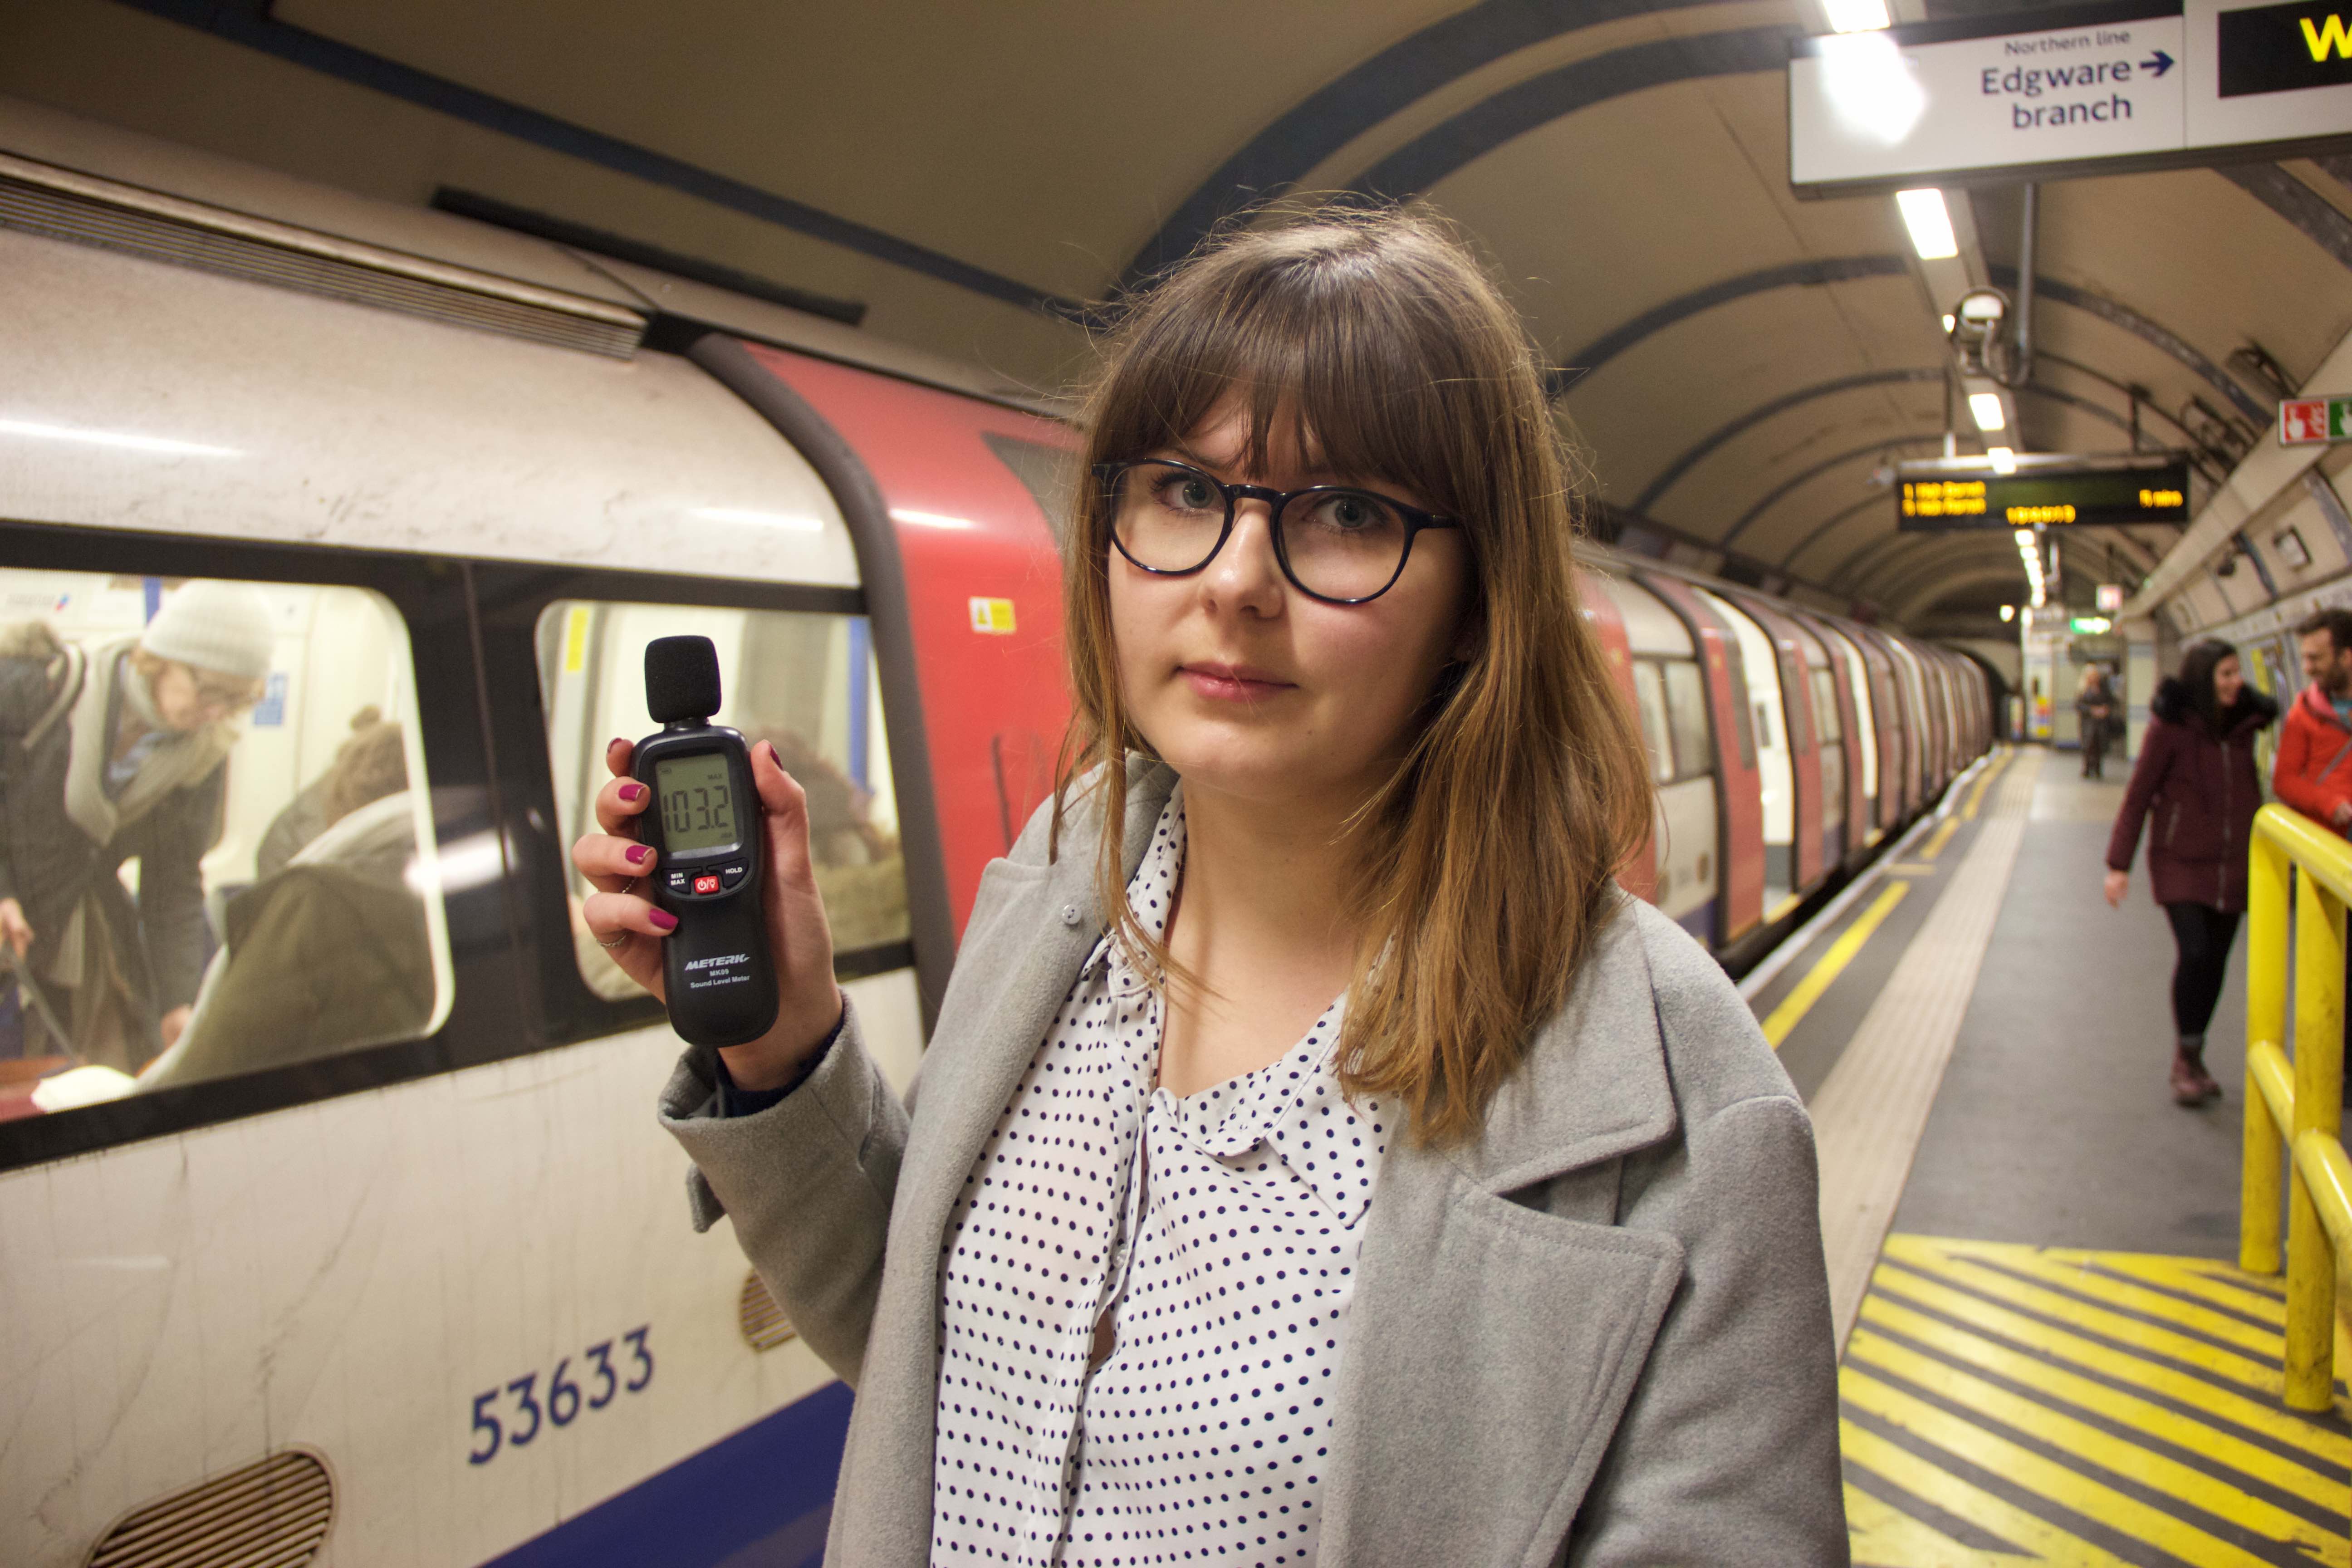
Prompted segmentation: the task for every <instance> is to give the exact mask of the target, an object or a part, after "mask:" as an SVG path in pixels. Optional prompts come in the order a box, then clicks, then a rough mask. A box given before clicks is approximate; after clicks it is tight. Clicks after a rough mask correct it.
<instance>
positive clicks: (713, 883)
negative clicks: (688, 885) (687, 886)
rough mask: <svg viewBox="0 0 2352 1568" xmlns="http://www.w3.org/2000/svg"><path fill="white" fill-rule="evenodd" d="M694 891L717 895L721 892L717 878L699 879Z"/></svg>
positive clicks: (695, 880)
mask: <svg viewBox="0 0 2352 1568" xmlns="http://www.w3.org/2000/svg"><path fill="white" fill-rule="evenodd" d="M694 890H695V891H696V892H698V893H715V892H717V891H718V890H719V879H718V878H717V877H715V876H712V877H697V878H696V879H694Z"/></svg>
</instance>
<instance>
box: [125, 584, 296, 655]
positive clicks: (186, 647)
mask: <svg viewBox="0 0 2352 1568" xmlns="http://www.w3.org/2000/svg"><path fill="white" fill-rule="evenodd" d="M277 642H278V637H277V634H276V633H275V632H274V631H273V630H272V629H271V626H270V624H269V601H268V600H267V599H265V598H263V597H262V596H261V590H260V589H258V588H257V587H255V586H254V585H253V584H250V583H219V582H214V581H211V580H208V579H198V580H196V581H194V582H190V583H184V584H181V585H180V586H179V587H178V588H177V589H176V590H175V591H173V593H171V594H170V595H166V596H165V597H164V600H163V608H162V609H160V610H157V611H156V612H155V618H154V619H153V620H152V621H149V622H148V623H147V629H146V631H145V632H143V633H142V634H141V635H140V638H139V646H140V647H142V648H144V649H146V650H147V651H148V652H149V653H152V654H153V655H154V656H155V657H156V658H173V659H177V660H179V661H180V662H181V663H182V664H192V665H194V666H195V667H196V668H198V669H209V670H212V671H215V673H217V674H221V675H233V676H237V677H240V678H242V679H247V680H259V679H262V678H263V677H264V676H266V675H268V673H269V656H270V652H271V650H272V649H273V648H274V647H276V646H277Z"/></svg>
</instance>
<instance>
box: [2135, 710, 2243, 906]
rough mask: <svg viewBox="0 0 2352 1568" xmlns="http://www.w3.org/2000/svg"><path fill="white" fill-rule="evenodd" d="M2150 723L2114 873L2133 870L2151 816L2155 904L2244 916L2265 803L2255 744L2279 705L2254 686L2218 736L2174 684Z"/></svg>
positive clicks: (2149, 857)
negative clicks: (2258, 818)
mask: <svg viewBox="0 0 2352 1568" xmlns="http://www.w3.org/2000/svg"><path fill="white" fill-rule="evenodd" d="M2148 715H2149V718H2150V720H2151V721H2152V722H2150V723H2149V725H2148V727H2147V738H2146V740H2145V741H2144V742H2142V743H2141V747H2140V753H2139V761H2138V762H2137V763H2135V764H2133V767H2132V776H2131V784H2130V786H2129V787H2128V788H2126V790H2125V791H2124V804H2123V809H2122V810H2120V811H2118V812H2116V829H2115V832H2114V834H2113V835H2112V836H2110V837H2109V838H2108V840H2107V866H2108V868H2109V869H2111V870H2116V871H2128V870H2130V869H2131V866H2132V855H2133V853H2134V851H2136V850H2137V848H2138V847H2139V835H2140V826H2141V825H2142V824H2143V823H2144V822H2146V821H2147V818H2148V816H2149V815H2150V814H2151V812H2152V813H2153V814H2154V816H2155V822H2154V824H2153V826H2151V827H2150V829H2149V833H2148V846H2147V868H2148V880H2149V881H2150V882H2151V883H2152V884H2153V886H2154V890H2155V893H2156V901H2157V902H2158V903H2159V904H2206V905H2209V906H2210V907H2212V908H2214V909H2218V910H2243V909H2244V908H2245V907H2246V852H2247V847H2248V846H2249V845H2250V844H2251V843H2252V839H2253V833H2254V813H2255V812H2257V811H2259V810H2260V809H2261V808H2262V804H2263V786H2262V775H2261V774H2260V773H2257V772H2256V771H2255V768H2254V736H2255V734H2256V733H2257V732H2258V731H2260V730H2261V729H2262V728H2263V726H2264V725H2266V724H2268V723H2269V722H2270V721H2272V720H2273V719H2275V718H2277V717H2278V704H2277V703H2276V702H2274V701H2273V700H2271V699H2270V698H2269V697H2267V696H2265V695H2264V694H2263V693H2262V692H2260V691H2258V690H2256V689H2254V688H2253V687H2252V686H2248V687H2246V688H2244V689H2243V690H2242V692H2241V694H2240V695H2239V698H2238V700H2237V703H2236V705H2235V706H2234V707H2232V708H2231V709H2230V710H2228V711H2227V712H2226V713H2224V714H2223V715H2222V716H2221V719H2222V727H2221V733H2220V734H2219V735H2216V734H2215V733H2214V732H2213V730H2212V728H2211V726H2210V725H2208V724H2207V723H2206V722H2205V720H2204V719H2203V717H2202V716H2201V715H2200V714H2199V713H2198V711H2197V710H2196V707H2195V705H2194V704H2192V703H2191V702H2190V701H2189V689H2188V688H2186V687H2184V686H2182V685H2181V684H2180V682H2179V681H2178V680H2175V679H2166V680H2165V681H2163V682H2162V683H2161V684H2160V685H2158V687H2157V689H2156V697H2155V700H2153V701H2151V702H2150V703H2149V704H2148Z"/></svg>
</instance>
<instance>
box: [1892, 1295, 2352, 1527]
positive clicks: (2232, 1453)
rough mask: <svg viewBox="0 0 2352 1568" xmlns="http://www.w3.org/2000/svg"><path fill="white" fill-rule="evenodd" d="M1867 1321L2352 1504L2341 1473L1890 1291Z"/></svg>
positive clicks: (2313, 1498) (2243, 1467) (2247, 1470)
mask: <svg viewBox="0 0 2352 1568" xmlns="http://www.w3.org/2000/svg"><path fill="white" fill-rule="evenodd" d="M1862 1321H1864V1323H1866V1324H1869V1325H1870V1326H1871V1327H1873V1328H1874V1329H1876V1330H1883V1331H1886V1332H1889V1333H1897V1334H1901V1335H1902V1336H1903V1337H1904V1338H1905V1339H1907V1340H1911V1341H1913V1342H1916V1343H1917V1344H1919V1345H1923V1346H1925V1347H1926V1348H1927V1351H1928V1352H1932V1353H1933V1354H1935V1355H1936V1356H1937V1357H1939V1358H1942V1359H1944V1360H1947V1361H1949V1362H1959V1363H1967V1364H1968V1365H1969V1366H1970V1367H1973V1368H1975V1369H1977V1370H1979V1371H1982V1372H1988V1373H1993V1374H1994V1375H1996V1376H1999V1377H2004V1378H2007V1379H2008V1380H2009V1381H2010V1382H2011V1383H2014V1384H2020V1385H2021V1386H2023V1387H2026V1388H2030V1389H2032V1391H2033V1393H2034V1395H2035V1397H2037V1398H2048V1399H2052V1400H2058V1401H2063V1402H2064V1403H2065V1404H2066V1405H2071V1406H2073V1407H2074V1408H2075V1409H2077V1410H2084V1411H2088V1412H2090V1413H2092V1414H2094V1415H2102V1416H2105V1418H2106V1419H2108V1420H2110V1421H2112V1422H2115V1423H2116V1425H2117V1426H2126V1427H2128V1428H2130V1429H2131V1430H2133V1431H2135V1432H2139V1433H2144V1434H2146V1435H2147V1436H2150V1437H2153V1438H2156V1439H2158V1441H2160V1442H2166V1443H2169V1444H2171V1445H2173V1446H2174V1447H2179V1448H2186V1449H2188V1450H2189V1452H2191V1453H2196V1454H2201V1455H2203V1456H2204V1457H2205V1458H2209V1459H2211V1460H2213V1461H2214V1462H2215V1463H2217V1464H2221V1465H2225V1466H2227V1467H2228V1468H2231V1469H2232V1470H2235V1471H2237V1472H2238V1473H2239V1474H2241V1475H2245V1476H2251V1477H2252V1478H2254V1479H2256V1480H2259V1481H2263V1482H2264V1483H2266V1484H2267V1485H2270V1486H2273V1487H2277V1488H2279V1489H2281V1490H2283V1491H2287V1492H2292V1493H2294V1495H2295V1496H2297V1497H2299V1498H2302V1499H2303V1500H2305V1501H2306V1502H2310V1503H2313V1504H2315V1505H2316V1506H2318V1507H2320V1508H2324V1509H2326V1510H2328V1511H2330V1512H2331V1513H2334V1514H2336V1515H2338V1516H2339V1517H2340V1516H2343V1515H2344V1514H2345V1512H2346V1510H2347V1509H2352V1481H2347V1479H2346V1478H2345V1477H2344V1476H2342V1475H2340V1474H2333V1475H2324V1474H2322V1473H2321V1472H2319V1471H2318V1470H2315V1469H2314V1468H2311V1467H2310V1466H2309V1465H2305V1464H2300V1463H2298V1462H2296V1461H2295V1460H2294V1459H2290V1458H2286V1457H2285V1456H2284V1455H2283V1454H2279V1453H2277V1452H2274V1451H2273V1450H2272V1449H2270V1448H2266V1447H2263V1445H2261V1444H2259V1443H2250V1442H2248V1441H2246V1439H2244V1438H2242V1437H2241V1436H2237V1435H2236V1434H2235V1433H2232V1432H2229V1431H2225V1430H2223V1429H2222V1428H2221V1426H2214V1425H2212V1424H2210V1423H2209V1422H2206V1421H2202V1420H2200V1419H2198V1417H2197V1416H2194V1415H2183V1414H2182V1413H2181V1412H2179V1411H2178V1410H2174V1409H2171V1408H2169V1407H2168V1406H2166V1405H2158V1404H2157V1403H2156V1402H2155V1401H2153V1400H2149V1399H2143V1398H2141V1397H2140V1396H2139V1395H2138V1394H2133V1393H2131V1392H2129V1391H2128V1390H2126V1389H2119V1388H2116V1387H2114V1386H2112V1385H2110V1384H2105V1383H2101V1382H2099V1381H2098V1380H2097V1379H2095V1378H2090V1377H2084V1376H2082V1375H2081V1374H2079V1373H2072V1372H2068V1371H2066V1370H2065V1369H2064V1368H2063V1367H2058V1366H2053V1365H2051V1364H2050V1363H2047V1362H2044V1361H2042V1360H2039V1359H2037V1358H2036V1357H2034V1356H2032V1355H2029V1354H2027V1353H2026V1352H2022V1351H2018V1350H2012V1349H2011V1348H2010V1347H2008V1346H2006V1345H2001V1344H1997V1343H1995V1342H1992V1341H1990V1340H1987V1339H1983V1338H1981V1337H1979V1336H1978V1335H1976V1334H1972V1333H1969V1332H1967V1331H1964V1330H1959V1329H1955V1328H1953V1327H1951V1326H1950V1325H1949V1324H1948V1323H1943V1322H1939V1321H1937V1320H1936V1319H1933V1318H1930V1317H1927V1315H1926V1314H1924V1313H1921V1312H1916V1311H1914V1310H1911V1309H1909V1308H1907V1307H1905V1306H1902V1305H1900V1304H1899V1303H1897V1302H1895V1301H1893V1300H1888V1299H1886V1298H1885V1297H1879V1296H1873V1297H1872V1298H1871V1300H1867V1301H1864V1303H1863V1307H1862ZM1864 1359H1868V1358H1867V1357H1865V1358H1864ZM1914 1381H1916V1379H1915V1380H1914ZM2216 1392H2217V1393H2218V1392H2219V1391H2218V1390H2217V1391H2216ZM2176 1397H2177V1395H2176ZM2200 1414H2210V1415H2213V1416H2214V1417H2215V1418H2216V1419H2217V1420H2223V1421H2226V1420H2228V1419H2229V1417H2228V1416H2226V1415H2222V1414H2221V1412H2219V1411H2211V1412H2204V1411H2202V1407H2201V1406H2200ZM2026 1430H2029V1431H2032V1432H2033V1433H2034V1435H2035V1436H2041V1437H2044V1438H2046V1439H2047V1440H2050V1441H2053V1442H2055V1441H2058V1439H2057V1438H2055V1437H2053V1436H2051V1435H2050V1434H2049V1433H2045V1432H2043V1431H2042V1430H2040V1429H2039V1428H2038V1427H2032V1426H2029V1427H2027V1428H2026ZM2330 1468H2331V1469H2333V1468H2334V1467H2333V1466H2331V1467H2330Z"/></svg>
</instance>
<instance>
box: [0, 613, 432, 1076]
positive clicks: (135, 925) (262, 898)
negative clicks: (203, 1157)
mask: <svg viewBox="0 0 2352 1568" xmlns="http://www.w3.org/2000/svg"><path fill="white" fill-rule="evenodd" d="M0 748H5V763H0V769H5V780H6V789H5V806H4V807H0V964H5V970H0V1058H14V1063H13V1066H14V1068H15V1070H13V1071H12V1072H11V1073H10V1074H8V1075H7V1079H8V1081H9V1082H12V1083H32V1084H34V1085H35V1087H33V1088H32V1089H30V1091H29V1099H30V1101H31V1106H32V1108H34V1109H37V1110H68V1109H71V1108H74V1107H78V1106H83V1105H90V1104H96V1103H99V1102H101V1101H104V1100H116V1099H121V1098H123V1097H125V1096H128V1095H131V1094H134V1093H142V1092H145V1091H148V1090H152V1089H168V1088H177V1087H180V1086H183V1085H185V1084H190V1083H194V1082H199V1081H203V1080H206V1079H223V1078H228V1077H232V1076H235V1075H237V1074H242V1073H248V1072H254V1071H258V1070H260V1069H263V1068H278V1067H284V1066H287V1065H289V1064H292V1063H296V1062H302V1061H308V1060H311V1059H314V1058H320V1057H323V1056H328V1055H332V1054H335V1053H338V1052H342V1051H348V1050H354V1049H358V1048H360V1047H365V1046H373V1045H381V1044H384V1043H386V1042H390V1041H395V1040H404V1039H413V1038H415V1037H420V1036H423V1035H427V1034H430V1033H432V1032H433V1031H434V1030H435V1029H436V1028H438V1027H439V1026H440V1023H441V1020H442V1019H443V1018H444V1017H445V1016H446V1014H447V1011H448V1008H449V1005H450V1000H451V994H452V989H453V988H452V985H451V982H450V973H451V971H450V963H449V956H448V938H447V932H446V928H445V926H444V923H443V920H442V911H441V898H440V893H441V889H442V887H443V885H444V884H443V879H444V878H445V877H446V876H447V875H449V874H450V870H449V868H450V867H451V864H452V857H451V855H450V854H449V853H448V852H446V851H442V850H438V849H436V845H435V843H434V834H433V821H432V816H431V812H430V809H429V802H430V795H429V792H428V790H427V787H426V779H425V755H424V749H423V745H422V742H421V740H420V738H419V736H418V733H417V724H416V704H415V669H414V667H413V665H412V664H411V662H410V655H409V644H408V631H407V626H406V625H405V624H404V621H403V620H402V618H401V616H400V613H399V612H398V611H397V610H395V609H394V607H393V605H392V604H391V603H390V601H388V600H386V599H384V598H383V597H382V596H381V595H377V594H375V593H373V592H372V591H369V590H367V589H362V588H357V587H346V586H335V585H317V584H287V583H251V582H226V581H216V580H209V579H198V580H180V579H169V578H163V577H152V576H137V575H125V574H106V573H76V572H52V571H28V570H0ZM0 1114H5V1111H0Z"/></svg>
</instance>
